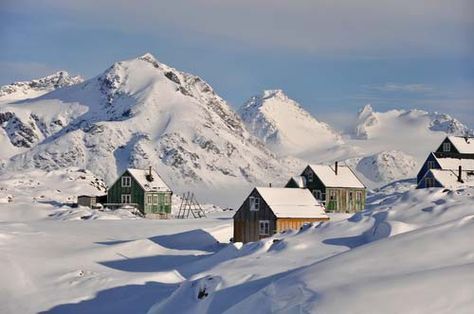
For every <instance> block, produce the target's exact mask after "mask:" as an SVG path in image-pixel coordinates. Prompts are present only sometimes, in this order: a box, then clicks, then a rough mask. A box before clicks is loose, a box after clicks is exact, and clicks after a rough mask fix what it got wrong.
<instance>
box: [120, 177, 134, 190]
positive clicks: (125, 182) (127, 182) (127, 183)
mask: <svg viewBox="0 0 474 314" xmlns="http://www.w3.org/2000/svg"><path fill="white" fill-rule="evenodd" d="M121 183H122V187H123V188H129V187H131V186H132V177H130V176H123V177H122V179H121Z"/></svg>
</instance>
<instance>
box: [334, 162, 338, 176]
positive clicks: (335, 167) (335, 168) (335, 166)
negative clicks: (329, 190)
mask: <svg viewBox="0 0 474 314" xmlns="http://www.w3.org/2000/svg"><path fill="white" fill-rule="evenodd" d="M334 172H335V173H336V176H337V161H336V162H335V163H334Z"/></svg>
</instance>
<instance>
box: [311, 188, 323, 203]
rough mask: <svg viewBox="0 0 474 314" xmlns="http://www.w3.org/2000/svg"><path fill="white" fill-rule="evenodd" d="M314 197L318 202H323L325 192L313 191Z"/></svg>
mask: <svg viewBox="0 0 474 314" xmlns="http://www.w3.org/2000/svg"><path fill="white" fill-rule="evenodd" d="M313 196H314V197H315V198H316V199H317V200H318V201H322V200H323V191H321V190H313Z"/></svg>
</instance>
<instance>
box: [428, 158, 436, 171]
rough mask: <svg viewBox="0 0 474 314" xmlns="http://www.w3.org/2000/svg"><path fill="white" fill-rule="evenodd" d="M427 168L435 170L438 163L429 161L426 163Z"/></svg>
mask: <svg viewBox="0 0 474 314" xmlns="http://www.w3.org/2000/svg"><path fill="white" fill-rule="evenodd" d="M426 167H427V168H428V169H434V168H435V167H436V163H435V162H434V161H433V160H428V161H427V162H426Z"/></svg>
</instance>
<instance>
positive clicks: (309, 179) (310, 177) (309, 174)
mask: <svg viewBox="0 0 474 314" xmlns="http://www.w3.org/2000/svg"><path fill="white" fill-rule="evenodd" d="M307 176H308V182H313V180H314V176H313V172H312V171H311V170H310V171H308V173H307Z"/></svg>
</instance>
